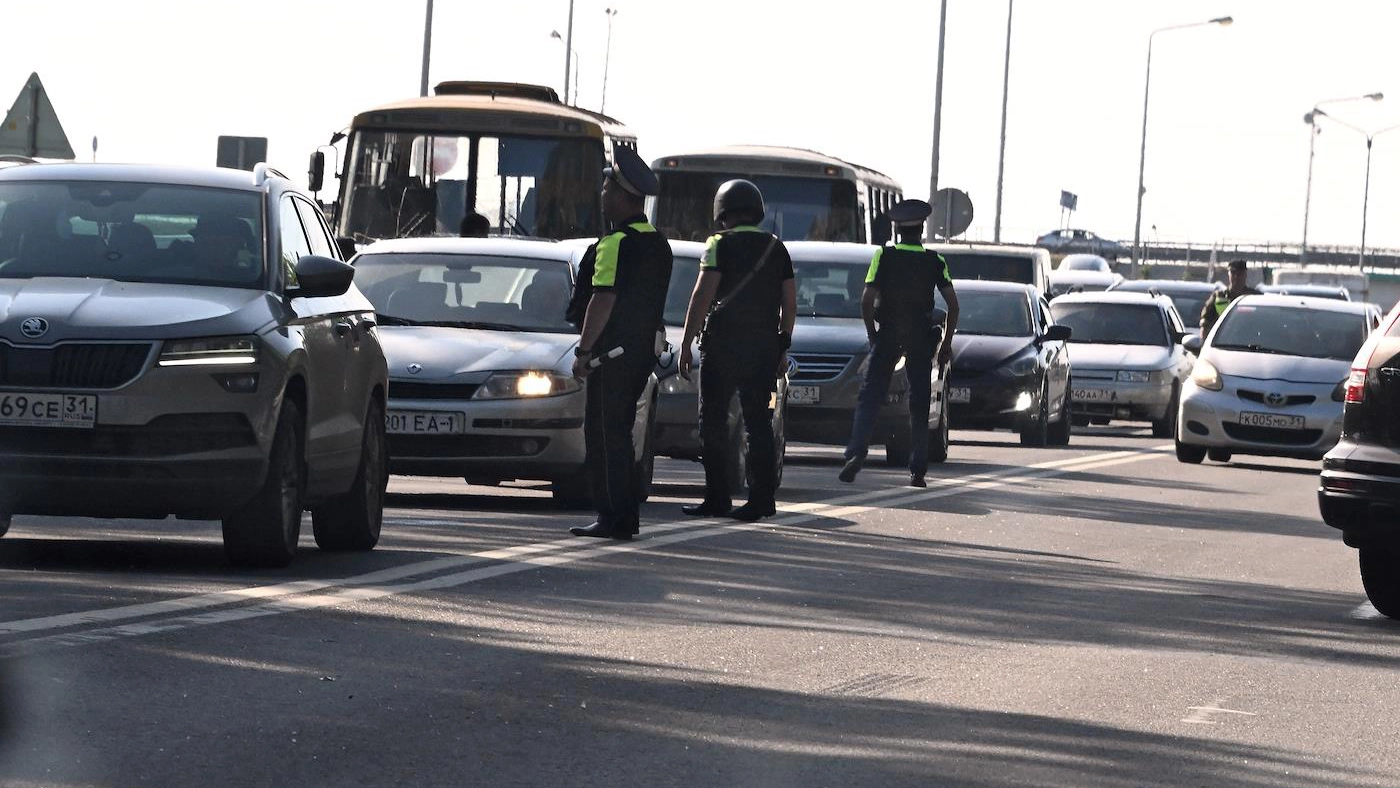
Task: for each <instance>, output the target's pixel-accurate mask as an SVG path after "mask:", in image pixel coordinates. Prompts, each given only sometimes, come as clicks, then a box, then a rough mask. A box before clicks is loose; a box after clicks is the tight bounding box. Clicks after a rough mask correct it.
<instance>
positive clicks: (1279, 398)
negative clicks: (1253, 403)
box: [1264, 391, 1288, 408]
mask: <svg viewBox="0 0 1400 788" xmlns="http://www.w3.org/2000/svg"><path fill="white" fill-rule="evenodd" d="M1264 401H1265V402H1267V403H1269V404H1270V405H1273V406H1274V407H1275V408H1277V407H1279V406H1281V405H1283V403H1285V402H1287V401H1288V398H1287V397H1285V396H1283V395H1282V394H1279V393H1278V392H1276V391H1271V392H1269V393H1268V394H1267V395H1265V396H1264Z"/></svg>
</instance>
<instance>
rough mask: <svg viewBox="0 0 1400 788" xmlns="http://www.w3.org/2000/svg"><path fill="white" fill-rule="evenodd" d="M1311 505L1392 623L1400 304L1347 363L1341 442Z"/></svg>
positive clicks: (1398, 548) (1399, 525)
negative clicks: (1356, 561) (1338, 535)
mask: <svg viewBox="0 0 1400 788" xmlns="http://www.w3.org/2000/svg"><path fill="white" fill-rule="evenodd" d="M1317 502H1318V507H1319V508H1320V509H1321V510H1322V519H1323V520H1324V521H1326V522H1327V524H1328V525H1330V526H1332V527H1333V528H1337V529H1339V530H1340V531H1341V532H1342V539H1343V540H1344V541H1345V542H1346V543H1347V545H1348V546H1350V547H1354V548H1357V552H1358V553H1359V557H1360V564H1361V584H1362V585H1363V586H1364V587H1365V589H1366V596H1367V597H1368V598H1369V599H1370V600H1371V604H1372V605H1374V606H1375V608H1376V610H1379V611H1380V612H1381V613H1382V614H1384V615H1386V616H1389V617H1390V618H1400V306H1397V307H1396V308H1395V309H1392V310H1391V312H1390V314H1389V315H1387V316H1386V319H1385V323H1384V324H1383V328H1382V329H1380V330H1377V331H1376V332H1375V333H1373V334H1372V335H1371V338H1370V339H1369V340H1368V341H1367V342H1366V343H1365V344H1364V345H1362V347H1361V350H1360V351H1359V352H1358V353H1357V354H1356V359H1355V360H1354V361H1353V362H1352V367H1351V375H1350V376H1349V377H1348V378H1347V380H1346V393H1345V405H1344V406H1343V411H1342V438H1341V440H1340V441H1339V442H1338V443H1337V445H1336V446H1334V447H1333V448H1332V450H1331V451H1329V452H1327V455H1326V456H1325V457H1324V458H1323V460H1322V477H1321V484H1320V485H1319V487H1318V491H1317Z"/></svg>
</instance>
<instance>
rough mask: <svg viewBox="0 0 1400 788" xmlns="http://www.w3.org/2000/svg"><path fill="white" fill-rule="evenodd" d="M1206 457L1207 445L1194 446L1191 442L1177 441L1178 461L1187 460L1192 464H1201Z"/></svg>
mask: <svg viewBox="0 0 1400 788" xmlns="http://www.w3.org/2000/svg"><path fill="white" fill-rule="evenodd" d="M1205 458H1206V447H1204V446H1192V445H1191V444H1189V443H1182V442H1181V441H1179V440H1178V441H1177V442H1176V459H1177V461H1178V462H1185V463H1189V464H1191V465H1200V464H1201V461H1202V460H1204V459H1205Z"/></svg>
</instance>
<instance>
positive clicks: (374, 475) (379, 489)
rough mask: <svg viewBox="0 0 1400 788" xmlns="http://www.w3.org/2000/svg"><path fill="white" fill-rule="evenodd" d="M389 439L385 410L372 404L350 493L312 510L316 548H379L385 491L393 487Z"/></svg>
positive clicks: (312, 526)
mask: <svg viewBox="0 0 1400 788" xmlns="http://www.w3.org/2000/svg"><path fill="white" fill-rule="evenodd" d="M387 441H388V438H387V436H386V435H385V432H384V406H383V405H381V404H380V403H379V401H378V400H374V401H372V402H370V406H369V411H368V412H367V413H366V414H365V434H364V440H363V441H362V444H363V445H362V447H361V449H360V467H359V468H357V469H356V470H355V481H354V483H353V484H351V485H350V489H349V490H346V491H345V492H344V493H341V494H340V495H337V496H336V497H334V498H331V499H330V500H328V501H326V502H325V503H323V504H321V505H320V506H318V507H316V508H315V509H312V510H311V531H312V533H313V534H314V535H315V537H316V546H317V547H319V548H321V549H322V550H328V551H337V552H365V551H368V550H373V549H374V546H375V545H377V544H379V531H380V529H381V528H382V527H383V525H384V490H385V488H386V487H388V486H389V452H388V443H387Z"/></svg>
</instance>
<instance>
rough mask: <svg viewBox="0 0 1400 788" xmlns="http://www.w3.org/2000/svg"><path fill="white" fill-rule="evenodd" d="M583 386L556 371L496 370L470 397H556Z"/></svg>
mask: <svg viewBox="0 0 1400 788" xmlns="http://www.w3.org/2000/svg"><path fill="white" fill-rule="evenodd" d="M581 388H583V386H582V385H581V384H580V383H579V382H578V381H577V380H574V379H573V378H572V377H569V376H568V375H561V374H559V373H557V372H540V371H537V370H529V371H526V372H496V373H494V374H492V375H491V377H489V378H487V379H486V382H485V383H482V384H481V386H480V387H479V388H477V390H476V393H475V394H473V395H472V399H533V398H535V397H556V396H558V395H560V394H568V393H570V392H573V391H578V390H579V389H581Z"/></svg>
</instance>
